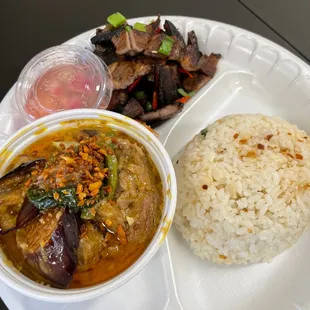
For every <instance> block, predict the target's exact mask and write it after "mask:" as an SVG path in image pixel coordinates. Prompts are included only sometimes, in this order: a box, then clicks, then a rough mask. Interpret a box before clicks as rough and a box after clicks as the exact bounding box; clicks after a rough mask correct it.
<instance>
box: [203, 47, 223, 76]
mask: <svg viewBox="0 0 310 310" xmlns="http://www.w3.org/2000/svg"><path fill="white" fill-rule="evenodd" d="M220 59H221V55H220V54H213V53H212V54H211V55H210V56H208V55H202V56H201V58H200V60H199V68H200V70H201V71H202V72H203V73H204V74H206V75H208V76H211V77H213V76H214V74H215V71H216V66H217V64H218V62H219V60H220Z"/></svg>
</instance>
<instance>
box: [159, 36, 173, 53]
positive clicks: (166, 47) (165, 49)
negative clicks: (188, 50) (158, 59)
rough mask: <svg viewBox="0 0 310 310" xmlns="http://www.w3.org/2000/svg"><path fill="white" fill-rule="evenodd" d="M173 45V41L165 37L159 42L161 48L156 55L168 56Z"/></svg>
mask: <svg viewBox="0 0 310 310" xmlns="http://www.w3.org/2000/svg"><path fill="white" fill-rule="evenodd" d="M173 44H174V40H173V39H172V38H171V37H169V36H166V37H165V39H164V40H163V41H162V42H161V46H160V48H159V50H158V53H160V54H163V55H166V56H169V55H170V53H171V50H172V46H173Z"/></svg>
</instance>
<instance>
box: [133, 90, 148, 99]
mask: <svg viewBox="0 0 310 310" xmlns="http://www.w3.org/2000/svg"><path fill="white" fill-rule="evenodd" d="M135 98H136V99H137V100H143V99H146V93H145V92H144V91H143V90H141V91H136V92H135Z"/></svg>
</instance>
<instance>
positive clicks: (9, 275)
mask: <svg viewBox="0 0 310 310" xmlns="http://www.w3.org/2000/svg"><path fill="white" fill-rule="evenodd" d="M91 116H92V117H94V116H97V117H98V118H97V119H98V120H100V119H103V118H101V117H107V118H111V119H112V120H114V121H115V120H116V121H118V122H119V123H124V124H125V125H130V126H132V127H133V128H134V129H136V130H138V131H139V134H140V135H141V136H143V137H144V138H146V139H147V141H148V142H149V143H150V146H152V148H154V150H155V149H156V150H157V153H158V154H159V155H160V158H161V160H162V161H163V162H164V163H165V166H166V170H167V171H168V175H167V178H169V181H168V183H169V189H170V194H169V196H170V197H169V202H168V203H167V207H166V209H167V211H166V215H165V217H162V218H161V221H160V224H159V226H158V228H157V231H156V233H155V235H154V236H153V239H152V240H151V242H150V243H149V245H148V246H147V248H146V249H145V250H144V252H143V254H142V255H141V256H140V257H139V258H138V259H137V260H136V261H135V262H134V263H133V264H132V265H131V266H130V267H129V268H127V269H125V270H124V271H123V272H121V273H120V274H118V275H117V276H115V277H114V278H112V279H110V280H108V281H106V282H104V283H101V284H98V285H95V286H91V287H86V288H81V289H67V290H63V289H56V288H51V287H48V286H43V285H41V284H38V283H36V282H35V281H33V280H31V279H29V278H28V277H26V276H24V275H23V274H22V273H20V272H18V271H17V270H16V269H15V268H14V267H13V268H12V266H8V264H7V263H6V262H5V261H4V260H5V259H6V258H5V254H4V253H2V257H1V258H0V279H1V280H2V281H3V282H4V283H6V284H7V285H9V286H10V287H11V288H13V289H15V290H17V291H18V292H20V293H22V294H24V295H26V296H29V297H31V298H35V299H37V300H44V301H51V302H78V301H85V300H88V299H92V298H95V297H97V296H100V295H103V294H106V293H108V292H110V291H112V290H114V289H116V288H117V287H120V286H121V285H123V284H125V283H126V282H127V281H129V280H130V279H132V278H133V277H134V276H135V275H136V274H137V273H139V272H140V271H141V270H142V269H143V268H144V267H145V265H146V264H147V263H148V262H149V261H150V259H151V258H152V257H153V256H154V255H155V253H156V252H157V250H158V249H159V247H160V245H161V244H162V242H163V241H164V239H165V238H166V236H167V233H168V231H169V229H170V226H171V223H172V220H173V216H174V212H175V208H176V198H177V184H176V177H175V171H174V168H173V164H172V161H171V159H170V157H169V155H168V153H167V151H166V150H165V148H164V146H163V145H162V144H161V142H160V141H159V140H158V138H157V137H156V136H155V135H154V134H153V133H152V132H151V131H150V130H148V129H147V128H146V127H145V126H143V125H142V124H140V123H139V122H137V121H135V120H133V119H131V118H129V117H126V116H124V115H121V114H118V113H115V112H111V111H106V110H99V109H76V110H74V112H72V111H70V110H67V111H61V112H57V113H54V114H51V115H48V116H45V117H42V118H40V119H37V120H36V121H34V122H32V123H30V124H28V125H26V126H24V127H22V128H21V129H19V130H18V131H17V132H16V133H14V134H13V135H12V136H11V137H10V138H9V139H8V140H7V141H6V142H5V143H4V144H3V145H2V146H1V147H0V156H4V155H3V153H6V152H7V148H8V147H9V146H10V145H12V144H14V143H16V142H19V141H21V140H22V139H23V137H24V136H26V135H27V133H28V134H29V133H30V132H31V131H32V130H34V129H38V128H40V127H41V126H45V124H47V126H48V123H50V122H59V123H61V122H62V121H67V120H68V118H70V119H71V120H72V121H75V120H76V121H78V120H83V119H84V120H89V119H92V118H91ZM64 119H65V120H64ZM94 120H95V118H94ZM68 121H69V120H68ZM59 125H60V124H59ZM126 133H127V134H129V136H130V132H129V133H128V132H126ZM40 138H42V137H40V136H38V139H40ZM133 138H134V137H133ZM134 139H135V138H134ZM35 140H36V138H34V139H33V140H32V142H34V141H35ZM140 143H141V144H143V145H145V144H146V143H143V142H140ZM9 161H10V155H7V156H6V159H5V161H4V162H9ZM2 166H3V164H1V167H0V168H2ZM157 168H158V169H159V170H160V167H158V166H157ZM162 173H163V174H164V171H162ZM162 181H164V180H162ZM164 195H166V193H164ZM163 210H165V207H164V209H163ZM165 225H166V226H165ZM163 228H164V232H163Z"/></svg>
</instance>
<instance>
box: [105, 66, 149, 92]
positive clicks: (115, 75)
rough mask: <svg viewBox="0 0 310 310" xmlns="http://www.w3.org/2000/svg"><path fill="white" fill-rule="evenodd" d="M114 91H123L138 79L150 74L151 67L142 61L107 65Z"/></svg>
mask: <svg viewBox="0 0 310 310" xmlns="http://www.w3.org/2000/svg"><path fill="white" fill-rule="evenodd" d="M109 69H110V73H111V76H112V81H113V85H114V89H125V88H127V87H128V86H129V85H131V84H132V83H133V82H134V81H135V80H136V79H137V78H138V77H140V76H143V75H146V74H148V73H150V72H151V70H152V65H150V64H147V63H145V62H142V61H120V62H115V63H113V64H111V65H109Z"/></svg>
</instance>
